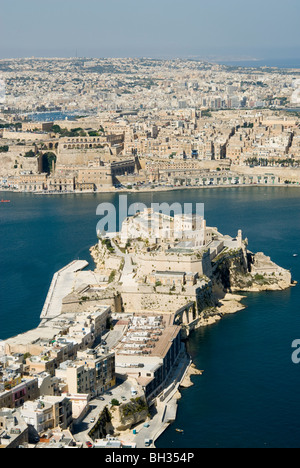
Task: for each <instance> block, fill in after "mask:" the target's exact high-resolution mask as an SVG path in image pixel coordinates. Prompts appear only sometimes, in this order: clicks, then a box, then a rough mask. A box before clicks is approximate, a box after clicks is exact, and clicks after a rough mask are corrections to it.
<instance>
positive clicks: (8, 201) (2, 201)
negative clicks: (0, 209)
mask: <svg viewBox="0 0 300 468" xmlns="http://www.w3.org/2000/svg"><path fill="white" fill-rule="evenodd" d="M0 203H10V200H1V201H0Z"/></svg>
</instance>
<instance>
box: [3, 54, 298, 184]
mask: <svg viewBox="0 0 300 468" xmlns="http://www.w3.org/2000/svg"><path fill="white" fill-rule="evenodd" d="M0 71H1V75H2V77H3V80H4V82H5V90H6V95H5V101H4V103H3V104H2V113H1V115H0V118H1V121H0V129H1V137H2V138H1V142H2V143H1V145H0V151H1V154H0V157H1V167H0V187H1V188H2V189H6V190H8V189H9V190H18V191H22V192H23V191H25V192H39V193H57V192H93V191H114V190H116V189H117V190H120V189H122V188H125V189H129V190H135V189H138V190H153V189H156V188H159V189H161V188H162V187H165V188H169V189H170V188H174V187H182V186H184V187H190V186H193V187H198V186H207V185H209V186H211V185H213V186H216V185H232V184H235V185H248V184H250V185H251V184H284V183H296V184H298V183H299V182H300V178H299V171H298V168H299V157H300V153H299V148H300V146H299V138H300V133H299V114H297V105H298V104H299V103H298V88H299V78H298V71H297V70H281V69H276V68H272V69H269V68H254V67H253V68H246V69H245V68H241V67H236V68H233V67H226V66H222V65H216V64H208V63H203V62H198V61H192V60H169V61H168V60H151V59H105V60H104V59H103V60H100V59H99V60H98V59H95V60H88V59H73V60H72V59H69V60H64V59H28V60H25V59H23V60H13V59H12V60H6V61H3V60H2V61H1V62H0ZM293 109H294V112H293ZM39 111H44V112H48V114H47V113H46V114H40V117H39V119H42V118H43V115H44V117H45V119H46V118H49V112H52V117H51V118H52V120H54V121H53V122H46V121H37V120H36V117H37V113H38V112H39ZM55 111H56V112H55ZM55 116H56V119H55ZM66 116H68V117H66Z"/></svg>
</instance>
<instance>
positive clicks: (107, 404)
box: [0, 58, 300, 447]
mask: <svg viewBox="0 0 300 468" xmlns="http://www.w3.org/2000/svg"><path fill="white" fill-rule="evenodd" d="M0 73H1V77H2V79H3V80H4V83H5V100H4V101H3V102H2V103H1V113H0V189H1V190H3V191H8V192H9V191H19V192H31V193H37V194H44V195H49V194H57V193H59V194H64V193H82V192H85V193H93V192H116V193H118V192H119V191H151V190H158V191H159V190H175V189H179V188H183V187H184V188H185V187H216V186H232V185H235V186H248V185H264V186H265V185H284V184H293V185H299V183H300V125H299V124H300V120H299V113H298V110H297V105H298V104H299V102H298V88H299V86H300V85H299V79H298V73H299V71H297V70H292V69H290V70H284V71H283V70H279V69H276V68H261V69H258V68H255V67H253V68H245V69H244V68H241V67H226V66H222V65H216V64H209V63H203V62H199V61H196V60H151V59H101V60H100V59H78V58H77V59H11V60H1V61H0ZM47 119H48V120H47ZM3 202H4V200H3ZM234 229H236V233H237V235H236V236H235V237H231V236H229V235H226V234H222V233H220V232H219V230H218V228H217V227H211V226H208V225H207V223H206V220H205V218H204V213H202V214H200V213H197V214H195V213H194V212H191V213H173V214H172V215H171V213H170V212H169V213H163V212H161V210H159V209H158V210H155V209H154V208H152V207H151V208H149V207H145V208H144V209H137V210H136V212H135V213H134V214H133V215H131V216H128V217H126V219H125V220H124V221H123V222H122V223H121V226H120V227H119V230H118V229H117V228H116V232H110V233H109V234H108V233H106V232H102V231H101V230H98V232H97V234H98V239H97V244H96V245H95V246H94V247H92V248H91V255H92V257H93V259H94V262H95V270H94V271H90V270H87V269H86V267H87V266H88V262H87V261H80V260H75V261H73V262H72V263H70V264H69V265H67V266H65V267H64V268H62V269H61V270H60V271H58V272H57V273H56V274H55V275H54V277H53V280H52V282H51V284H50V288H49V293H48V295H47V297H46V298H45V304H44V307H43V309H42V311H41V316H40V319H41V321H40V325H39V326H38V327H37V328H35V329H33V330H30V331H28V332H25V333H22V334H20V335H18V336H15V337H12V338H9V339H7V340H5V341H3V342H0V446H1V447H2V446H3V447H15V446H25V447H45V446H48V447H57V446H59V447H82V446H88V447H90V446H92V444H93V443H94V446H95V447H109V446H115V447H129V446H130V447H133V446H138V447H140V446H145V445H146V446H150V445H151V444H152V443H153V442H154V441H155V440H156V438H157V437H158V434H160V433H161V432H162V431H163V430H164V428H166V427H167V426H168V424H170V422H172V421H174V420H175V418H176V408H177V405H176V402H177V400H178V398H179V396H178V390H179V389H180V387H181V386H188V385H190V382H189V376H190V375H192V374H193V373H197V371H195V370H194V369H193V368H192V367H191V358H190V356H189V355H188V354H187V351H186V347H185V344H184V340H185V339H187V338H188V336H189V334H190V333H191V332H192V331H194V330H195V329H197V328H199V327H202V326H206V325H209V324H212V323H215V322H216V321H217V320H220V319H221V318H222V317H223V315H224V314H226V313H232V312H236V311H237V310H240V309H241V308H242V307H243V306H241V304H240V301H241V297H240V296H232V293H235V292H238V291H250V292H251V291H266V290H283V289H287V288H289V287H290V286H291V283H292V277H291V273H290V272H289V271H287V270H285V269H283V268H281V267H279V266H278V265H276V264H275V263H273V262H272V260H271V259H270V258H269V257H267V256H265V255H264V254H262V253H258V254H253V253H252V252H250V251H248V240H247V239H245V238H244V237H243V232H242V231H241V230H238V227H234ZM70 260H71V259H70ZM198 373H199V371H198ZM150 421H151V428H150V429H149V431H148V432H149V437H150V436H151V437H150V438H149V439H146V440H143V441H141V440H140V439H139V438H138V437H137V434H135V433H134V432H133V431H132V430H133V429H134V428H136V427H140V426H141V425H142V426H143V427H146V428H147V429H148V428H149V422H150ZM145 425H146V426H145ZM120 434H121V435H122V440H119V439H118V437H119V436H120Z"/></svg>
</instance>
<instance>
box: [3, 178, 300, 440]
mask: <svg viewBox="0 0 300 468" xmlns="http://www.w3.org/2000/svg"><path fill="white" fill-rule="evenodd" d="M5 198H9V199H10V200H11V203H8V204H6V203H3V204H0V243H1V244H0V245H1V256H0V275H1V276H0V280H1V283H0V284H1V287H0V305H1V306H0V307H1V308H0V339H2V340H4V339H6V338H8V337H10V336H15V335H17V334H19V333H22V332H25V331H27V330H29V329H31V328H34V327H36V326H37V325H38V324H39V317H40V313H41V310H42V307H43V304H44V301H45V299H46V295H47V292H48V288H49V286H50V282H51V279H52V276H53V274H54V273H55V272H56V271H57V270H59V269H60V268H62V267H63V266H65V265H66V264H67V263H69V262H71V261H72V260H74V259H78V258H79V259H85V260H87V261H88V262H90V268H93V267H94V265H93V262H92V259H91V257H90V254H89V248H90V247H91V246H92V245H93V244H95V243H96V240H97V239H96V225H97V222H98V221H99V217H98V216H97V215H96V209H97V206H98V204H100V203H102V202H108V203H112V204H113V205H114V206H115V207H116V208H118V204H119V197H118V194H65V195H51V196H41V195H34V194H21V193H9V194H5ZM133 202H143V203H145V204H146V205H147V206H149V207H150V206H151V203H154V202H160V203H162V202H167V203H173V202H180V203H194V204H195V203H204V206H205V217H206V219H207V224H208V225H209V226H217V227H218V228H219V230H220V232H222V233H227V234H229V235H231V236H235V235H236V234H237V231H238V229H242V230H243V235H244V237H247V238H248V239H249V249H250V250H251V251H253V252H261V251H262V252H264V253H265V254H266V255H269V256H271V258H272V259H273V260H274V261H275V262H276V263H278V264H279V265H281V266H282V267H284V268H287V269H290V270H291V271H292V274H293V279H294V280H296V281H299V284H298V285H297V286H296V287H293V288H291V289H289V290H287V291H279V292H262V293H246V294H245V296H246V298H245V300H244V304H245V306H246V309H245V310H243V311H241V312H239V313H237V314H234V315H229V316H225V317H224V318H223V319H222V320H221V321H220V322H218V323H216V324H214V325H211V326H209V327H206V328H201V329H199V330H197V331H195V332H193V333H192V335H191V336H190V338H189V340H188V342H187V350H188V352H189V353H190V355H191V356H192V358H193V360H194V363H195V364H196V366H197V368H198V369H201V370H203V371H204V373H203V375H202V376H194V377H192V381H193V383H194V385H193V386H192V387H190V388H188V389H184V390H182V399H181V400H180V401H179V405H178V415H177V420H176V422H175V423H174V424H173V425H171V426H170V427H169V428H168V429H167V430H166V431H165V432H164V434H163V435H162V436H161V437H160V438H159V439H158V441H157V442H156V446H157V447H158V448H215V447H219V448H250V447H255V448H271V447H272V448H273V447H276V448H277V447H280V448H281V447H283V448H298V447H299V446H300V364H299V365H297V364H294V363H293V361H292V353H293V351H294V349H293V348H292V343H293V342H294V340H300V307H299V305H300V216H299V215H300V190H299V188H296V187H228V188H212V189H189V190H182V191H176V192H160V193H159V192H153V193H152V192H151V193H139V194H137V193H135V194H133V193H131V194H129V195H128V203H129V204H130V203H133ZM294 254H299V257H294ZM176 429H180V430H183V431H184V432H183V433H179V432H176Z"/></svg>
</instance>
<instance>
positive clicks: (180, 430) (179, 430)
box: [176, 429, 184, 434]
mask: <svg viewBox="0 0 300 468" xmlns="http://www.w3.org/2000/svg"><path fill="white" fill-rule="evenodd" d="M176 432H180V434H183V433H184V431H183V430H182V429H176Z"/></svg>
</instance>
